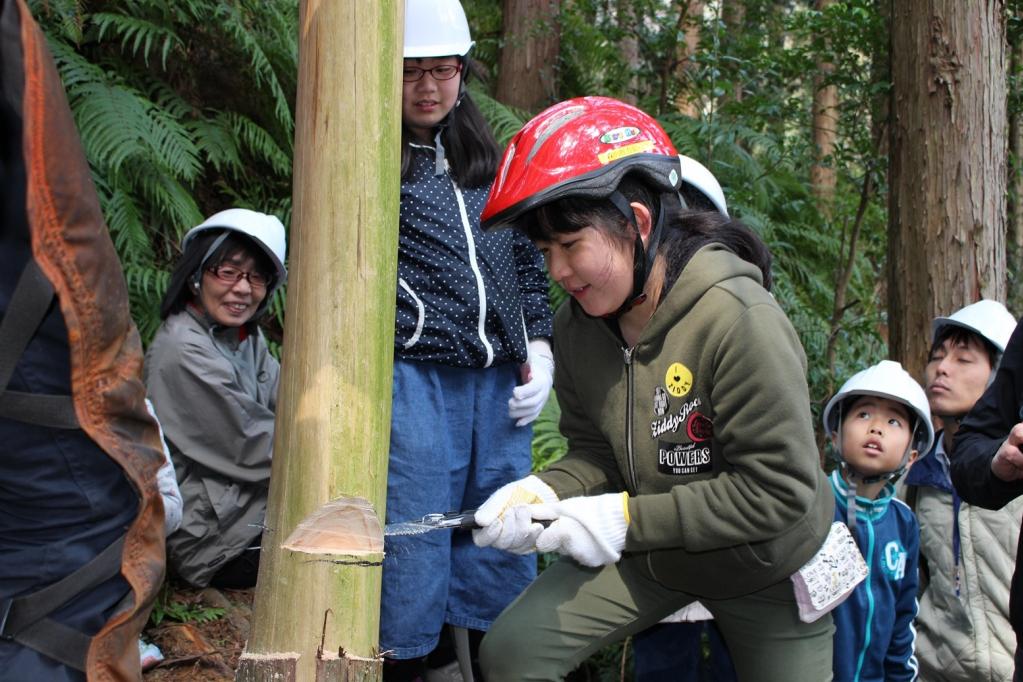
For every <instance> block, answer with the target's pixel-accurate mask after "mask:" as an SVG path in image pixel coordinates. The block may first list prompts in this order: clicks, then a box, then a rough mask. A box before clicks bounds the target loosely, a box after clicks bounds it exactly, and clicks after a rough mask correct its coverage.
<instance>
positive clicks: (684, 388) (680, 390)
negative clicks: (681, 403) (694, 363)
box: [664, 362, 693, 398]
mask: <svg viewBox="0 0 1023 682" xmlns="http://www.w3.org/2000/svg"><path fill="white" fill-rule="evenodd" d="M664 385H665V386H666V387H667V388H668V393H670V394H671V395H673V396H675V397H676V398H681V397H682V396H684V395H685V394H686V393H689V389H691V388H692V387H693V373H692V372H690V371H689V368H688V367H686V366H685V365H683V364H682V363H681V362H673V363H671V366H670V367H668V371H667V373H666V374H665V375H664Z"/></svg>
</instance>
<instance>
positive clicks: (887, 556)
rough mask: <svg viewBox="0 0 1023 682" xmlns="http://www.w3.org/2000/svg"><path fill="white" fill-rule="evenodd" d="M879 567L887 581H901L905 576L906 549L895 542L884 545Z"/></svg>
mask: <svg viewBox="0 0 1023 682" xmlns="http://www.w3.org/2000/svg"><path fill="white" fill-rule="evenodd" d="M881 565H882V566H883V567H884V572H885V575H887V576H888V578H889V579H891V580H902V579H903V578H904V577H905V575H906V548H905V547H903V546H902V545H901V544H900V543H899V542H898V541H897V540H892V541H890V542H888V543H887V544H885V546H884V554H883V555H882V558H881Z"/></svg>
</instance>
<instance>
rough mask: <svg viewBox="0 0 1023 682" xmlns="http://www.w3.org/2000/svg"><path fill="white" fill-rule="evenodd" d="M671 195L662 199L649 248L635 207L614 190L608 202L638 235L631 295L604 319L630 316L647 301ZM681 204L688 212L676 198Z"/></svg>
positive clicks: (683, 200)
mask: <svg viewBox="0 0 1023 682" xmlns="http://www.w3.org/2000/svg"><path fill="white" fill-rule="evenodd" d="M671 196H673V195H671V194H662V195H661V206H660V210H659V211H657V222H656V223H655V224H654V226H653V229H651V230H650V234H649V235H647V241H646V245H645V246H644V245H643V236H642V235H641V234H640V233H639V224H638V222H637V221H636V212H635V211H634V210H632V205H631V204H630V203H629V201H628V199H626V198H625V196H624V195H623V194H622V193H621V192H619V191H618V190H615V191H614V192H612V193H611V195H610V196H609V197H608V199H609V200H610V201H611V203H612V204H614V206H615V208H617V209H618V211H619V213H621V214H622V215H623V216H624V217H625V220H626V221H628V223H629V224H630V225H632V229H633V230H634V231H635V233H636V241H635V244H634V245H633V249H632V256H633V258H632V293H631V294H630V295H629V296H628V298H626V299H625V302H624V303H622V305H621V306H620V307H619V308H618V310H616V311H614V312H613V313H609V314H607V315H603V316H602V317H604V318H605V319H610V320H617V319H618V318H620V317H621V316H622V315H624V314H625V313H627V312H629V311H630V310H632V309H633V308H635V307H636V306H638V305H639V304H641V303H643V302H644V301H646V299H647V295H646V292H645V291H644V289H645V288H646V281H647V277H649V276H650V271H651V270H652V269H653V267H654V259H655V258H656V257H657V247H658V246H660V244H661V237H662V235H663V234H664V214H665V213H667V211H665V208H666V207H667V201H668V197H671ZM674 196H676V197H678V200H679V201H680V202H681V203H682V208H686V200H685V199H684V198H682V195H681V194H680V193H679V194H675V195H674Z"/></svg>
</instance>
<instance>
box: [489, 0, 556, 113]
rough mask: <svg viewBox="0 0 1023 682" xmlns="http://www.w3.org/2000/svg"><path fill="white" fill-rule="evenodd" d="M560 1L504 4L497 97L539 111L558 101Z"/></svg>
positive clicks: (507, 1)
mask: <svg viewBox="0 0 1023 682" xmlns="http://www.w3.org/2000/svg"><path fill="white" fill-rule="evenodd" d="M560 5H561V3H560V0H503V2H502V3H501V7H502V15H503V17H504V32H503V40H502V47H501V56H500V59H499V61H498V81H497V92H496V93H495V96H496V98H497V100H498V101H499V102H503V103H504V104H509V105H511V106H513V107H518V108H520V109H526V110H527V111H538V110H540V109H542V108H544V107H545V106H547V105H548V104H552V103H553V102H554V101H555V100H556V98H557V64H558V53H559V50H560V46H561V34H560V31H559V29H558V13H559V11H560Z"/></svg>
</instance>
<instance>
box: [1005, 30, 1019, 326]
mask: <svg viewBox="0 0 1023 682" xmlns="http://www.w3.org/2000/svg"><path fill="white" fill-rule="evenodd" d="M1021 68H1023V40H1021V41H1020V43H1019V44H1018V45H1014V46H1013V47H1012V73H1019V71H1020V69H1021ZM1020 116H1021V114H1020V112H1018V111H1017V112H1015V113H1014V114H1013V115H1012V120H1011V121H1010V125H1009V144H1010V145H1011V147H1012V154H1011V155H1010V157H1009V158H1010V159H1011V161H1012V165H1011V166H1010V167H1009V179H1010V180H1009V181H1010V183H1011V186H1012V192H1011V193H1010V194H1009V198H1010V201H1009V220H1008V223H1009V227H1008V233H1009V238H1008V240H1007V242H1008V250H1007V257H1008V262H1010V263H1019V262H1020V259H1021V258H1023V121H1021V120H1020ZM1007 297H1008V300H1007V301H1006V303H1007V305H1008V308H1009V310H1015V311H1017V312H1019V311H1021V310H1023V272H1017V273H1016V276H1015V277H1014V278H1013V280H1012V282H1010V284H1009V293H1008V295H1007Z"/></svg>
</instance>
